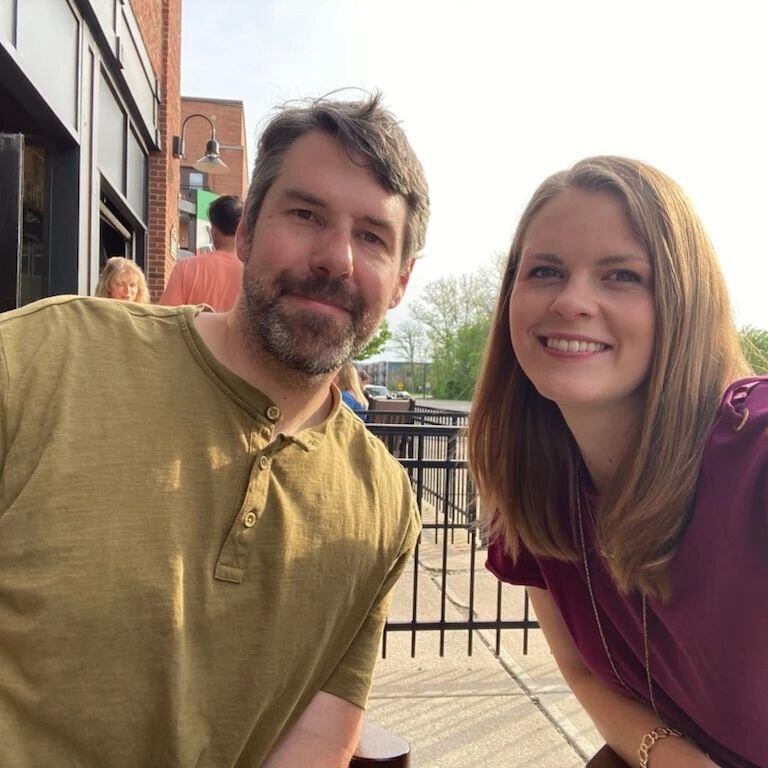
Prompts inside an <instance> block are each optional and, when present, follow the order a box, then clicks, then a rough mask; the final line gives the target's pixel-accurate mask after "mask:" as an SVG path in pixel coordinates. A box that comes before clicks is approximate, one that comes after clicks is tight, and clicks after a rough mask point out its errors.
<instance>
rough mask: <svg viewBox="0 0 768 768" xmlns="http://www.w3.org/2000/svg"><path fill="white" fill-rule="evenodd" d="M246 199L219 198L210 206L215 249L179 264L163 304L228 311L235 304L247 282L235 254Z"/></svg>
mask: <svg viewBox="0 0 768 768" xmlns="http://www.w3.org/2000/svg"><path fill="white" fill-rule="evenodd" d="M242 213H243V202H242V200H240V198H239V197H236V196H235V195H222V196H221V197H217V198H216V199H215V200H214V201H213V202H212V203H211V204H210V206H209V207H208V219H209V221H210V222H211V238H212V239H213V247H214V248H215V250H214V251H212V252H211V253H200V254H198V255H197V256H192V257H191V258H189V259H184V260H183V261H179V262H177V263H176V266H175V267H174V268H173V271H172V272H171V276H170V277H169V278H168V284H167V285H166V286H165V291H164V292H163V295H162V296H161V297H160V303H161V304H167V305H176V304H208V306H210V307H213V309H214V310H216V312H226V311H227V310H229V309H232V307H233V306H234V304H235V299H237V294H238V293H239V291H240V286H241V284H242V282H243V265H242V262H241V261H240V259H239V258H238V257H237V253H235V232H237V225H238V224H239V223H240V217H241V216H242Z"/></svg>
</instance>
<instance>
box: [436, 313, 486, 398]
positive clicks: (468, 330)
mask: <svg viewBox="0 0 768 768" xmlns="http://www.w3.org/2000/svg"><path fill="white" fill-rule="evenodd" d="M489 329H490V318H485V319H481V320H478V321H477V322H475V323H471V324H469V325H462V326H460V327H459V328H457V329H456V331H455V333H454V334H453V335H452V337H451V338H450V339H449V340H447V341H446V342H445V343H443V344H441V345H440V346H439V347H437V348H436V349H435V352H434V356H433V359H432V368H431V371H430V379H431V381H432V396H433V397H436V398H440V399H445V400H471V399H472V395H473V394H474V391H475V382H476V380H477V373H478V370H479V368H480V362H481V360H482V356H483V349H484V348H485V342H486V340H487V338H488V331H489Z"/></svg>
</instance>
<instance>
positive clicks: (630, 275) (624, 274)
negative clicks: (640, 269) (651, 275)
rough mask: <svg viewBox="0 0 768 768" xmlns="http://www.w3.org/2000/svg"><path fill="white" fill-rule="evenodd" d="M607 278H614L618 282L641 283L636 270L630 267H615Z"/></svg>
mask: <svg viewBox="0 0 768 768" xmlns="http://www.w3.org/2000/svg"><path fill="white" fill-rule="evenodd" d="M608 279H609V280H615V281H616V282H618V283H641V282H642V279H641V278H640V275H638V274H637V272H633V271H632V270H630V269H617V270H616V271H615V272H611V274H610V275H608Z"/></svg>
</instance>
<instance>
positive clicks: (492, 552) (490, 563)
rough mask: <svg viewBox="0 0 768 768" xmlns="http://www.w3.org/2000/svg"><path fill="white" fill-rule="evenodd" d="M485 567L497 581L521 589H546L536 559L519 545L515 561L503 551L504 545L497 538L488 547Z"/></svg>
mask: <svg viewBox="0 0 768 768" xmlns="http://www.w3.org/2000/svg"><path fill="white" fill-rule="evenodd" d="M485 567H486V568H487V569H488V570H489V571H490V572H491V573H492V574H493V575H494V576H495V577H496V578H497V579H499V581H504V582H506V583H507V584H517V585H520V586H523V587H539V588H540V589H546V588H547V584H546V582H545V581H544V576H543V575H542V573H541V569H540V568H539V563H538V561H537V560H536V558H535V557H534V556H533V555H532V554H531V553H530V552H529V551H528V550H527V549H526V548H525V547H524V546H523V545H522V544H521V545H520V552H519V554H518V556H517V560H515V561H513V560H512V557H511V555H510V554H509V553H508V552H506V551H505V549H504V544H503V542H502V541H500V540H499V539H498V538H497V539H493V540H492V541H491V542H490V544H489V545H488V558H487V560H486V561H485Z"/></svg>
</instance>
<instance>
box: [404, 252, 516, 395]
mask: <svg viewBox="0 0 768 768" xmlns="http://www.w3.org/2000/svg"><path fill="white" fill-rule="evenodd" d="M502 271H503V255H496V256H495V257H494V263H492V264H491V266H481V267H479V268H478V269H476V270H475V271H474V272H471V273H469V274H464V275H459V276H450V277H443V278H440V279H439V280H435V281H433V282H431V283H429V284H428V285H427V286H426V287H425V288H424V290H423V291H422V293H421V295H420V296H419V299H418V301H416V302H414V303H413V304H412V306H411V314H412V315H413V317H414V318H415V320H416V322H417V323H420V324H421V325H422V326H423V327H424V328H425V330H426V336H427V339H428V341H429V347H430V349H431V352H432V365H431V367H430V371H429V381H430V383H431V385H432V386H431V394H432V396H433V397H436V398H441V399H448V400H471V399H472V395H473V393H474V390H475V381H476V379H477V374H478V370H479V368H480V361H481V359H482V355H483V350H484V348H485V342H486V340H487V338H488V332H489V329H490V324H491V316H492V314H493V308H494V305H495V303H496V296H497V294H498V290H499V282H500V277H501V273H502Z"/></svg>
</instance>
